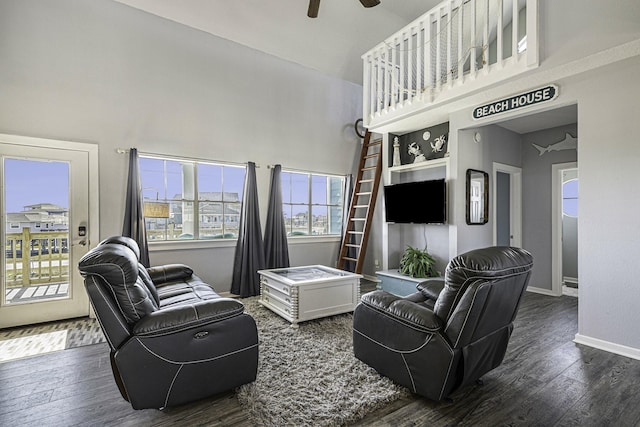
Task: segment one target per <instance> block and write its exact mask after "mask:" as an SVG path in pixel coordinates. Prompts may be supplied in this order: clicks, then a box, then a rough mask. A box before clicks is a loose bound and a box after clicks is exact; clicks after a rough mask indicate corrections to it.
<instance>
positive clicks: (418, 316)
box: [362, 290, 444, 332]
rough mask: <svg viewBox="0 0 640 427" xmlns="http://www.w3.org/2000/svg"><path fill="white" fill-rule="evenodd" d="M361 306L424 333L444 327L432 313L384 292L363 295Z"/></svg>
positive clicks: (418, 305)
mask: <svg viewBox="0 0 640 427" xmlns="http://www.w3.org/2000/svg"><path fill="white" fill-rule="evenodd" d="M362 304H364V305H366V306H368V307H370V308H372V309H374V310H377V311H380V312H383V313H385V314H387V315H389V316H391V317H393V318H395V319H397V320H398V321H400V322H402V323H405V324H407V325H409V326H412V327H414V328H418V329H421V330H424V331H426V332H437V331H439V330H441V329H442V327H443V326H444V322H442V320H441V319H440V318H439V317H438V316H436V315H435V313H434V312H433V311H431V310H429V309H428V308H426V307H423V306H421V305H420V304H416V303H415V302H412V301H409V300H406V299H404V298H402V297H399V296H397V295H393V294H390V293H389V292H386V291H380V290H378V291H373V292H369V293H367V294H364V295H363V296H362Z"/></svg>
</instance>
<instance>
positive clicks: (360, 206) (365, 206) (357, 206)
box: [353, 205, 369, 209]
mask: <svg viewBox="0 0 640 427" xmlns="http://www.w3.org/2000/svg"><path fill="white" fill-rule="evenodd" d="M353 207H354V208H355V209H364V208H368V207H369V205H354V206H353Z"/></svg>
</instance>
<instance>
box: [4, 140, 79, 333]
mask: <svg viewBox="0 0 640 427" xmlns="http://www.w3.org/2000/svg"><path fill="white" fill-rule="evenodd" d="M38 141H40V140H38ZM42 141H43V145H41V146H38V145H34V144H32V143H33V141H32V140H30V141H29V142H31V144H20V143H11V142H13V140H12V138H10V137H9V138H2V139H0V154H1V162H0V181H1V184H2V185H1V188H2V199H1V200H2V202H1V206H2V209H1V215H2V221H1V228H2V241H3V242H4V251H3V253H2V256H1V259H2V268H1V272H2V280H1V288H2V289H1V291H2V293H1V295H0V328H5V327H11V326H19V325H26V324H33V323H40V322H48V321H52V320H60V319H68V318H73V317H81V316H86V315H88V314H89V302H88V297H87V294H86V291H85V289H84V285H83V282H82V278H81V277H80V275H79V273H78V269H77V267H76V266H77V265H78V260H79V259H80V257H81V256H82V255H84V254H85V253H86V252H87V250H88V247H89V246H88V242H89V186H90V179H89V163H90V160H89V159H90V152H89V151H84V150H77V149H67V148H52V147H51V146H50V145H51V144H47V143H45V142H44V141H47V140H42ZM47 145H49V146H47Z"/></svg>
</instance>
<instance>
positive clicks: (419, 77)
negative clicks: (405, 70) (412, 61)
mask: <svg viewBox="0 0 640 427" xmlns="http://www.w3.org/2000/svg"><path fill="white" fill-rule="evenodd" d="M424 41H425V32H424V21H420V22H419V23H418V32H417V33H416V44H417V46H416V96H417V97H418V99H419V100H422V99H423V97H422V93H423V92H422V90H423V89H424V86H425V85H424V74H423V73H424V66H423V64H424V58H423V55H424V48H423V46H424Z"/></svg>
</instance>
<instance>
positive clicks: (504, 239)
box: [493, 163, 522, 247]
mask: <svg viewBox="0 0 640 427" xmlns="http://www.w3.org/2000/svg"><path fill="white" fill-rule="evenodd" d="M493 194H494V197H493V224H494V227H493V244H494V245H504V246H515V247H521V246H522V169H521V168H519V167H516V166H510V165H505V164H501V163H494V164H493Z"/></svg>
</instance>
